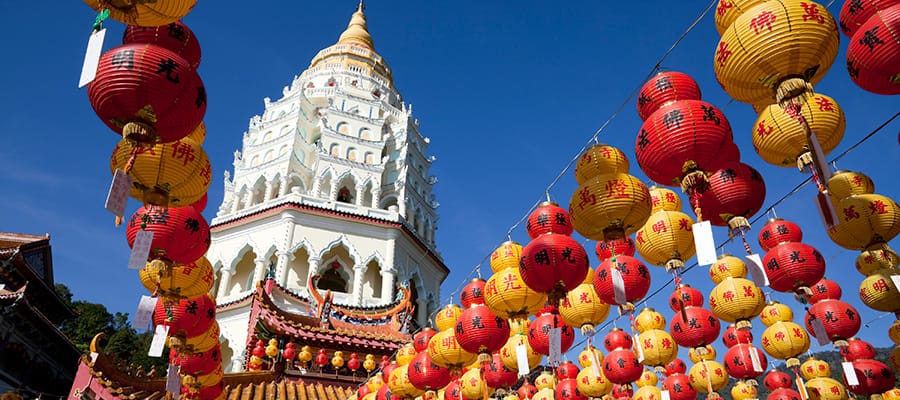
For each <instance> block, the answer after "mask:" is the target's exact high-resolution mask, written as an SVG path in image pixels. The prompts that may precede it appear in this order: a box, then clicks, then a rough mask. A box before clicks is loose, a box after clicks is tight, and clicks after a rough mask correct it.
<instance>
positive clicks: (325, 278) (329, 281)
mask: <svg viewBox="0 0 900 400" xmlns="http://www.w3.org/2000/svg"><path fill="white" fill-rule="evenodd" d="M343 269H344V266H343V265H342V264H341V263H340V261H332V262H330V263H329V264H328V268H327V269H326V270H325V271H324V272H322V274H321V277H319V281H318V282H316V288H318V289H320V290H331V291H332V292H339V293H350V290H349V288H348V287H347V286H348V285H347V282H348V279H347V277H345V276H344V274H343V273H342V272H343V271H342V270H343Z"/></svg>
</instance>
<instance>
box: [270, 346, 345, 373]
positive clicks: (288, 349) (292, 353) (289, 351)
mask: <svg viewBox="0 0 900 400" xmlns="http://www.w3.org/2000/svg"><path fill="white" fill-rule="evenodd" d="M353 355H356V353H353ZM281 356H282V357H284V359H285V360H288V361H290V360H293V359H294V357H297V349H296V348H295V347H294V342H288V344H286V345H285V346H284V351H282V352H281ZM351 358H353V357H351ZM357 361H359V360H358V359H357ZM357 368H359V367H357Z"/></svg>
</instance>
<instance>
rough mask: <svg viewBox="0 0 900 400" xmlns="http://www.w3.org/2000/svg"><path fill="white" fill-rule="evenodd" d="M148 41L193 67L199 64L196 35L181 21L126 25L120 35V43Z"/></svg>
mask: <svg viewBox="0 0 900 400" xmlns="http://www.w3.org/2000/svg"><path fill="white" fill-rule="evenodd" d="M132 43H150V44H155V45H157V46H161V47H164V48H165V49H166V50H169V51H171V52H173V53H175V54H178V55H179V56H181V57H182V58H184V60H185V61H187V62H188V64H189V65H190V66H191V68H193V69H197V67H198V66H200V43H199V42H197V37H196V36H194V32H193V31H191V30H190V28H188V27H187V25H185V24H184V23H182V22H181V21H175V22H172V23H169V24H165V25H158V26H137V25H128V26H127V27H125V33H124V34H123V35H122V44H132Z"/></svg>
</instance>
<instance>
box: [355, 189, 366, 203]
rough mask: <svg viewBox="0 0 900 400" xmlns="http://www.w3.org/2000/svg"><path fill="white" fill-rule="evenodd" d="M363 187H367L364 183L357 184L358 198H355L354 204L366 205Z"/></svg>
mask: <svg viewBox="0 0 900 400" xmlns="http://www.w3.org/2000/svg"><path fill="white" fill-rule="evenodd" d="M363 189H365V187H363V185H360V184H356V199H354V201H353V204H356V205H358V206H365V204H363V203H362V201H363Z"/></svg>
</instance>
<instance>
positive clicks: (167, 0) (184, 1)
mask: <svg viewBox="0 0 900 400" xmlns="http://www.w3.org/2000/svg"><path fill="white" fill-rule="evenodd" d="M84 2H85V4H87V5H89V6H90V7H91V8H93V9H94V10H95V11H98V12H99V11H100V10H101V9H107V10H109V17H110V18H112V19H114V20H116V21H119V22H122V23H124V24H128V25H139V26H159V25H165V24H170V23H172V22H175V21H177V20H179V19H181V18H182V17H184V16H185V15H187V13H188V12H190V11H191V9H192V8H194V4H196V3H197V0H157V1H153V2H145V1H140V2H130V1H122V2H119V1H115V2H107V1H103V0H84ZM210 398H214V397H210Z"/></svg>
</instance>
